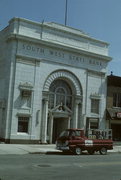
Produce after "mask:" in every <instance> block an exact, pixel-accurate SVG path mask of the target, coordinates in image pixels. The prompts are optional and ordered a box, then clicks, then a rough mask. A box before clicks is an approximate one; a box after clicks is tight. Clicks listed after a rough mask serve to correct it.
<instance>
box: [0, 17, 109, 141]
mask: <svg viewBox="0 0 121 180" xmlns="http://www.w3.org/2000/svg"><path fill="white" fill-rule="evenodd" d="M110 60H111V58H110V57H109V56H108V43H106V42H103V41H100V40H97V39H94V38H92V37H90V36H89V35H87V34H85V33H84V32H82V31H80V30H77V29H73V28H70V27H66V26H64V25H60V24H57V23H46V22H44V23H36V22H32V21H29V20H26V19H21V18H13V19H12V20H11V21H10V22H9V25H8V26H7V27H6V28H5V29H3V30H2V31H1V32H0V138H1V139H3V140H5V142H10V143H20V142H22V143H23V142H27V143H46V142H48V143H54V142H55V140H56V138H57V136H58V135H59V133H60V132H61V131H62V130H63V129H66V128H70V127H71V128H85V129H87V128H105V109H106V92H107V84H106V76H107V66H108V62H109V61H110Z"/></svg>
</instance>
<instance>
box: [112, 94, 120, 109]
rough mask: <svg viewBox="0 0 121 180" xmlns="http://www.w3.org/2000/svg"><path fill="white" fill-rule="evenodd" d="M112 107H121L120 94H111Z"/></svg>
mask: <svg viewBox="0 0 121 180" xmlns="http://www.w3.org/2000/svg"><path fill="white" fill-rule="evenodd" d="M113 106H114V107H121V93H114V94H113Z"/></svg>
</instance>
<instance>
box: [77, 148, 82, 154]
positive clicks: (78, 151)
mask: <svg viewBox="0 0 121 180" xmlns="http://www.w3.org/2000/svg"><path fill="white" fill-rule="evenodd" d="M75 154H76V155H81V154H82V150H81V148H80V147H76V148H75Z"/></svg>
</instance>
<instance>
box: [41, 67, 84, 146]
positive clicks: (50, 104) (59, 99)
mask: <svg viewBox="0 0 121 180" xmlns="http://www.w3.org/2000/svg"><path fill="white" fill-rule="evenodd" d="M81 103H82V88H81V85H80V82H79V80H78V79H77V77H76V76H75V75H74V74H72V73H71V72H69V71H66V70H59V71H55V72H53V73H51V74H50V75H49V76H48V77H47V79H46V81H45V84H44V87H43V101H42V105H43V106H42V107H43V108H42V124H41V141H42V143H46V142H49V143H52V142H55V140H56V138H57V136H58V135H59V134H60V132H61V131H62V130H65V129H66V128H70V127H71V128H77V127H80V126H79V122H80V118H81V114H82V105H81Z"/></svg>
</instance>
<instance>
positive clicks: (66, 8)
mask: <svg viewBox="0 0 121 180" xmlns="http://www.w3.org/2000/svg"><path fill="white" fill-rule="evenodd" d="M67 10H68V0H66V7H65V26H66V25H67Z"/></svg>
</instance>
